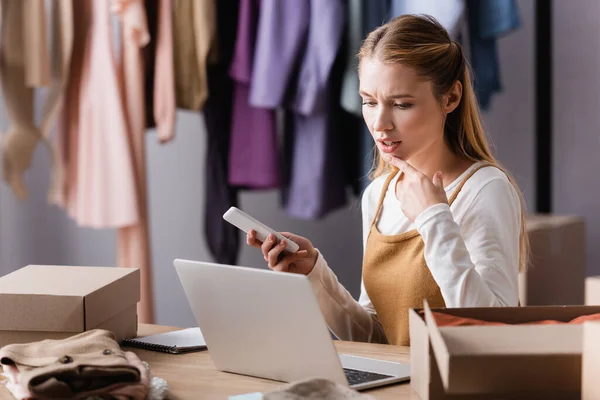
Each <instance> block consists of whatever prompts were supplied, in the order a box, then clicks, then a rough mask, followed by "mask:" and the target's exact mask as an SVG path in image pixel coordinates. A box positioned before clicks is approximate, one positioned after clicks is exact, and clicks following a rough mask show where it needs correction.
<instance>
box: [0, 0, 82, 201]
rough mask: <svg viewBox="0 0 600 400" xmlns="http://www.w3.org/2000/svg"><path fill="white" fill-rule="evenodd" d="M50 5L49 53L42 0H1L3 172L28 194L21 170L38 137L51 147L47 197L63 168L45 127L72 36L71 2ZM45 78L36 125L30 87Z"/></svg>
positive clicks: (56, 101)
mask: <svg viewBox="0 0 600 400" xmlns="http://www.w3.org/2000/svg"><path fill="white" fill-rule="evenodd" d="M50 6H51V7H52V14H51V15H52V21H51V24H52V26H51V28H52V32H51V35H52V36H51V39H52V42H53V45H52V54H51V57H50V59H51V63H50V61H49V57H48V52H47V46H46V12H45V4H44V1H43V0H25V1H21V2H8V1H3V2H2V39H1V43H0V78H1V85H2V91H3V95H4V100H5V106H6V110H7V113H8V118H9V122H10V126H9V129H8V132H7V135H6V137H5V138H4V139H3V141H2V153H3V156H2V173H3V179H4V181H5V182H6V183H8V184H9V186H10V187H11V189H12V190H13V192H14V193H15V195H16V196H17V197H18V198H20V199H23V198H26V197H27V194H28V193H27V188H26V187H25V184H24V182H23V173H24V172H25V171H26V170H27V169H28V168H29V166H30V165H31V160H32V157H33V152H34V150H35V147H36V146H37V144H38V142H42V143H43V144H44V145H45V146H46V147H47V149H48V150H49V151H50V155H51V161H52V177H51V182H50V193H49V198H52V197H54V190H56V188H57V187H58V182H60V181H61V173H62V169H61V166H60V164H59V163H58V159H57V153H56V149H55V148H54V146H53V144H52V143H51V141H50V140H49V135H50V130H51V128H52V125H53V123H54V121H55V117H56V115H57V111H58V110H59V109H60V106H61V103H62V95H63V92H64V88H65V81H66V77H67V67H68V63H69V59H70V56H71V45H72V42H73V17H72V5H71V4H70V3H69V2H57V1H56V0H54V1H52V2H51V3H50ZM48 84H50V90H49V92H48V96H47V99H46V101H45V103H44V108H43V111H42V114H43V115H42V121H41V124H40V127H39V128H38V127H37V126H36V125H35V120H34V102H33V90H34V88H35V87H42V86H47V85H48Z"/></svg>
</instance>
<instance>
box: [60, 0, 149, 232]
mask: <svg viewBox="0 0 600 400" xmlns="http://www.w3.org/2000/svg"><path fill="white" fill-rule="evenodd" d="M73 7H74V10H73V16H74V20H75V34H74V37H75V41H74V43H73V54H72V59H71V71H70V72H71V75H70V80H69V85H68V87H67V93H66V97H65V108H64V109H63V113H62V116H61V117H62V118H61V126H62V129H60V131H61V132H60V133H59V134H60V135H62V138H60V139H61V142H62V146H61V147H62V154H63V158H64V160H63V165H64V166H65V171H64V175H65V179H64V193H63V196H60V198H58V199H57V200H58V203H59V204H61V205H62V206H64V207H65V208H66V209H67V211H68V213H69V215H70V216H71V217H72V218H73V219H74V220H75V221H76V222H77V223H78V224H79V225H80V226H86V227H92V228H114V227H124V226H130V225H134V224H136V223H137V221H138V220H139V213H138V206H137V198H136V190H135V174H134V169H133V168H134V162H133V160H132V157H131V151H130V145H129V138H128V135H127V131H128V129H127V119H126V115H125V110H124V108H123V98H122V90H121V85H120V81H119V75H118V69H117V65H116V62H115V58H114V55H113V47H112V40H111V38H112V31H111V29H112V28H111V24H110V12H109V2H108V1H74V2H73Z"/></svg>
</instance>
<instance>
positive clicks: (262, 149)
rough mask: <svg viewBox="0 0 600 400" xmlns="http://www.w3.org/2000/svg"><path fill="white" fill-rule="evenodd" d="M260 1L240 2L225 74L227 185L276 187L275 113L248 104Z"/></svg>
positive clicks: (261, 187) (245, 0)
mask: <svg viewBox="0 0 600 400" xmlns="http://www.w3.org/2000/svg"><path fill="white" fill-rule="evenodd" d="M259 7H260V0H241V2H240V14H239V22H238V34H237V38H236V43H235V53H234V56H233V60H232V63H231V67H230V70H229V75H230V76H231V78H232V79H233V80H234V104H233V115H232V126H231V143H230V152H229V177H228V181H229V184H230V185H233V186H242V187H250V188H259V189H264V188H274V187H278V186H279V176H278V175H279V174H278V170H279V168H278V166H279V165H278V157H277V134H276V126H275V112H274V111H273V110H270V109H265V108H257V107H253V106H251V105H250V104H249V102H248V97H249V94H250V85H251V81H252V62H253V58H254V43H255V40H256V30H257V24H258V15H259Z"/></svg>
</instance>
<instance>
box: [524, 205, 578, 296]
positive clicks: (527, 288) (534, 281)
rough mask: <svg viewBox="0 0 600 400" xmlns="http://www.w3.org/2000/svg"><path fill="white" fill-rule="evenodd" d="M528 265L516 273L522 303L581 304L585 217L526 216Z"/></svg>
mask: <svg viewBox="0 0 600 400" xmlns="http://www.w3.org/2000/svg"><path fill="white" fill-rule="evenodd" d="M527 232H528V235H529V243H530V246H531V255H530V257H531V258H530V267H529V268H528V269H527V271H525V272H522V273H521V274H520V276H519V291H520V293H519V299H520V301H521V305H523V306H545V305H566V304H568V305H582V304H584V280H585V269H586V245H585V243H586V234H585V220H584V219H583V218H582V217H577V216H568V215H532V216H529V217H527Z"/></svg>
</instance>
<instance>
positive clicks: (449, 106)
mask: <svg viewBox="0 0 600 400" xmlns="http://www.w3.org/2000/svg"><path fill="white" fill-rule="evenodd" d="M462 92H463V86H462V83H460V81H456V82H454V85H452V89H450V91H449V92H448V93H447V94H446V95H445V96H444V104H443V106H444V112H445V113H446V114H450V113H451V112H452V111H454V110H455V109H456V107H458V105H459V104H460V99H461V98H462Z"/></svg>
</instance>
